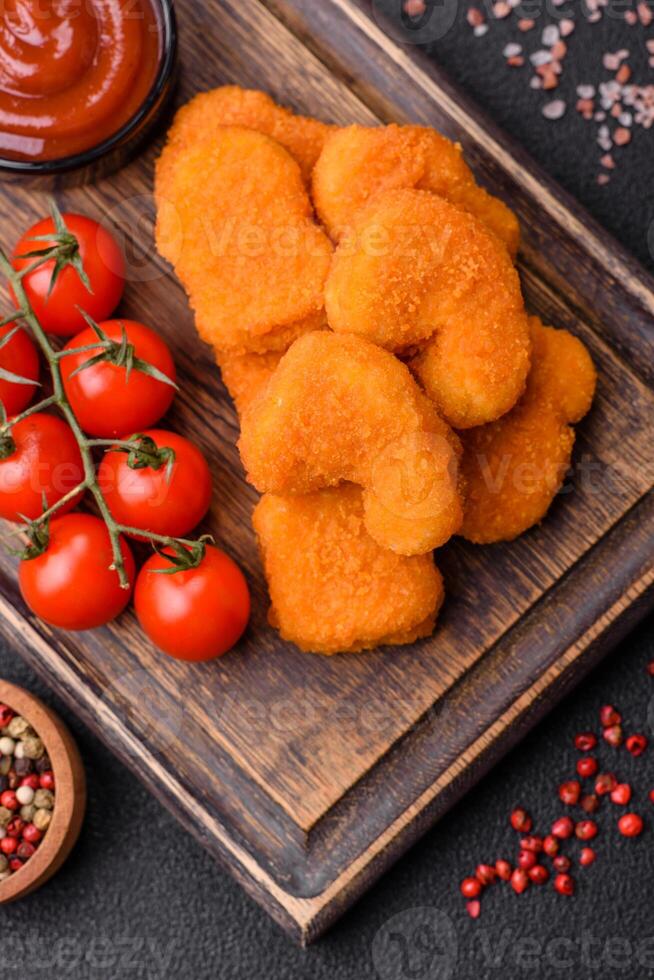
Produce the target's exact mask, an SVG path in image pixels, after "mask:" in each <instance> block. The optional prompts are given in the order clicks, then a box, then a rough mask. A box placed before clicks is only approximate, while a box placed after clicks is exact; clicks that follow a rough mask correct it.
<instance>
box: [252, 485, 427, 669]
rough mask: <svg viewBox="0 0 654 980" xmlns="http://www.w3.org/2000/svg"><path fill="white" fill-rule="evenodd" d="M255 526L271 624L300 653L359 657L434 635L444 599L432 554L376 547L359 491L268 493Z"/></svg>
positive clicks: (344, 487) (257, 511)
mask: <svg viewBox="0 0 654 980" xmlns="http://www.w3.org/2000/svg"><path fill="white" fill-rule="evenodd" d="M253 523H254V529H255V531H256V533H257V535H258V539H259V546H260V549H261V554H262V559H263V563H264V567H265V571H266V576H267V579H268V586H269V589H270V597H271V600H272V607H271V610H270V615H269V619H270V622H271V624H272V625H273V626H275V627H277V628H278V629H279V631H280V633H281V635H282V637H283V638H284V639H285V640H290V641H291V642H292V643H295V644H297V646H299V647H300V649H301V650H305V651H307V652H313V653H326V654H332V653H340V652H343V653H344V652H348V651H350V652H354V651H358V650H365V649H369V648H371V647H376V646H383V645H385V644H394V645H396V644H403V643H413V642H414V641H415V640H417V639H418V638H420V637H423V636H428V635H429V634H430V633H431V632H432V630H433V628H434V623H435V620H436V615H437V613H438V610H439V609H440V606H441V604H442V601H443V595H444V593H443V581H442V578H441V576H440V573H439V572H438V570H437V569H436V567H435V565H434V561H433V557H432V555H431V554H428V555H414V556H413V557H405V556H402V555H396V554H394V553H393V552H392V551H389V550H387V549H386V548H381V547H380V546H379V545H378V544H377V543H376V542H375V541H373V539H372V538H371V537H370V535H369V534H368V532H367V530H366V526H365V518H364V510H363V501H362V494H361V490H360V488H359V487H356V486H353V485H352V484H343V485H342V486H340V487H334V488H331V489H329V490H319V491H318V492H316V493H311V494H308V495H302V496H296V497H277V496H272V495H270V494H266V496H264V497H262V499H261V501H260V502H259V504H258V506H257V507H256V509H255V511H254V516H253Z"/></svg>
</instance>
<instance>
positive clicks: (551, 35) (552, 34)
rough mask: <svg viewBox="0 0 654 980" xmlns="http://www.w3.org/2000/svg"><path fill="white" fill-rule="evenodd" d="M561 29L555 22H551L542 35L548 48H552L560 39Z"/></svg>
mask: <svg viewBox="0 0 654 980" xmlns="http://www.w3.org/2000/svg"><path fill="white" fill-rule="evenodd" d="M559 37H560V34H559V29H558V27H557V26H556V25H555V24H549V25H548V26H547V27H546V28H545V30H544V31H543V33H542V35H541V40H542V42H543V44H544V45H545V47H546V48H551V47H552V45H553V44H556V42H557V41H558V40H559Z"/></svg>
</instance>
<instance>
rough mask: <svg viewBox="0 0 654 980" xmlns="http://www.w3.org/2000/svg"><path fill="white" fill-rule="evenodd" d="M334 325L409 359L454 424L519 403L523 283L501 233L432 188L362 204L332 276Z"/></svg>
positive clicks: (525, 354)
mask: <svg viewBox="0 0 654 980" xmlns="http://www.w3.org/2000/svg"><path fill="white" fill-rule="evenodd" d="M325 304H326V309H327V318H328V321H329V325H330V326H331V327H332V329H333V330H336V331H338V332H343V333H356V334H359V335H361V336H365V337H367V338H368V339H369V340H372V341H374V342H375V343H377V344H380V346H382V347H385V348H386V349H387V350H392V351H397V352H402V351H406V350H407V349H411V348H412V347H415V346H417V347H418V348H420V353H419V354H418V356H417V357H415V358H414V359H413V360H412V361H411V363H410V366H411V368H412V370H413V371H415V373H416V374H417V375H418V377H419V378H420V381H421V383H422V384H423V386H424V388H425V391H426V392H427V394H428V395H429V397H430V398H431V399H433V401H434V403H435V404H436V406H437V408H438V410H439V412H440V413H441V415H442V416H443V417H444V418H445V419H446V420H447V421H448V422H449V423H450V424H451V425H453V426H454V427H455V428H459V429H466V428H470V427H471V426H473V425H481V424H483V423H485V422H491V421H493V420H494V419H496V418H499V416H500V415H503V414H504V413H505V412H508V411H509V409H511V408H513V406H514V405H515V403H516V401H517V400H518V398H519V397H520V395H521V394H522V392H523V390H524V385H525V380H526V377H527V371H528V370H529V347H530V343H529V328H528V324H527V315H526V313H525V309H524V305H523V301H522V295H521V292H520V281H519V279H518V274H517V272H516V271H515V269H514V267H513V265H512V263H511V260H510V258H509V255H508V253H507V251H506V249H505V248H504V247H503V245H502V244H501V242H500V241H499V239H498V238H497V237H496V236H495V235H492V234H491V233H489V232H488V230H487V229H486V227H485V226H484V225H482V223H481V222H480V221H479V220H478V219H477V218H475V217H474V216H473V215H471V214H468V213H466V212H464V211H461V209H460V208H457V207H455V206H454V205H453V204H450V203H449V202H448V201H445V200H444V199H443V198H440V197H437V196H436V195H435V194H429V193H428V192H426V191H412V190H408V191H406V190H399V191H388V192H386V193H385V194H381V195H379V196H378V197H376V198H375V199H374V200H373V201H372V202H371V204H369V205H367V207H365V208H363V209H362V210H361V211H360V212H359V214H358V217H357V220H356V222H355V224H354V230H353V235H352V237H350V238H349V239H347V240H344V241H342V242H341V243H340V245H339V246H338V247H337V249H336V252H335V255H334V261H333V262H332V268H331V272H330V275H329V278H328V280H327V287H326V292H325Z"/></svg>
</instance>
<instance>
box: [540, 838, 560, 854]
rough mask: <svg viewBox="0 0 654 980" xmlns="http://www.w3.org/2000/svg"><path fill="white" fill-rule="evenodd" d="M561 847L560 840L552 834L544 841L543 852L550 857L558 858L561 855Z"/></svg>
mask: <svg viewBox="0 0 654 980" xmlns="http://www.w3.org/2000/svg"><path fill="white" fill-rule="evenodd" d="M560 846H561V845H560V844H559V842H558V840H557V839H556V837H554V836H553V835H552V834H548V835H547V837H545V838H544V840H543V851H544V852H545V854H547V856H548V857H552V858H553V857H556V855H557V854H558V853H559V848H560Z"/></svg>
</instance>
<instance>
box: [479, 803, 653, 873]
mask: <svg viewBox="0 0 654 980" xmlns="http://www.w3.org/2000/svg"><path fill="white" fill-rule="evenodd" d="M652 792H653V793H654V790H652ZM653 802H654V801H653ZM495 870H496V871H497V877H498V878H500V879H501V880H502V881H510V880H511V874H512V872H513V868H512V867H511V865H510V864H509V862H508V861H503V860H501V859H500V860H499V861H496V862H495Z"/></svg>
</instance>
